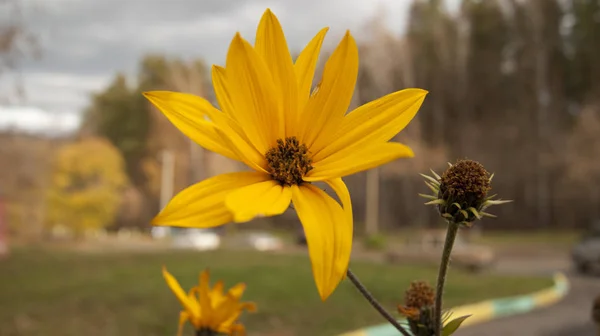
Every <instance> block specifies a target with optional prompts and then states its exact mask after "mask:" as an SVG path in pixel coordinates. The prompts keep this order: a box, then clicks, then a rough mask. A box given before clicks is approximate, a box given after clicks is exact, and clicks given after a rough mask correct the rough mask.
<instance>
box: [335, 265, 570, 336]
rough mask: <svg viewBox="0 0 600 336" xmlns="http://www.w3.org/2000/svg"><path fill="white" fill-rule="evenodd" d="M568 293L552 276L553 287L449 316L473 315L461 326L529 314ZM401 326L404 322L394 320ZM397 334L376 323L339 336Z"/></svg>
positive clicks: (565, 285)
mask: <svg viewBox="0 0 600 336" xmlns="http://www.w3.org/2000/svg"><path fill="white" fill-rule="evenodd" d="M568 291H569V280H568V279H567V277H566V276H565V275H564V274H562V273H557V274H555V275H554V285H553V286H552V287H550V288H546V289H543V290H540V291H537V292H534V293H531V294H528V295H522V296H513V297H508V298H502V299H494V300H488V301H482V302H479V303H474V304H468V305H464V306H459V307H455V308H452V309H451V311H452V316H463V315H469V314H473V315H472V316H471V317H469V318H468V319H467V320H465V322H464V323H463V324H462V326H465V327H466V326H469V325H474V324H478V323H482V322H485V321H489V320H492V319H494V318H499V317H505V316H511V315H516V314H522V313H527V312H530V311H532V310H534V309H536V308H540V307H546V306H549V305H552V304H554V303H556V302H558V301H559V300H560V299H562V298H563V297H564V296H565V295H566V294H567V293H568ZM398 322H400V323H404V322H405V320H404V319H401V320H398ZM396 335H398V331H397V330H396V329H394V327H393V326H392V325H390V324H380V325H376V326H372V327H368V328H364V329H360V330H355V331H351V332H348V333H344V334H341V335H339V336H396Z"/></svg>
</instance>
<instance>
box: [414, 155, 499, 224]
mask: <svg viewBox="0 0 600 336" xmlns="http://www.w3.org/2000/svg"><path fill="white" fill-rule="evenodd" d="M448 165H449V166H450V167H449V168H448V169H447V170H446V171H445V172H444V173H443V174H442V176H439V175H438V174H436V173H435V172H434V171H433V170H432V171H431V172H432V173H433V177H431V176H427V175H423V174H421V176H423V177H425V178H426V179H427V181H425V183H426V184H427V186H428V187H429V188H430V189H431V190H432V191H433V192H434V195H423V194H420V195H421V196H423V197H425V198H428V199H431V201H430V202H427V203H425V204H429V205H436V206H437V208H438V210H439V213H440V215H441V216H442V217H443V218H444V219H446V220H447V221H448V222H450V223H457V224H462V225H466V226H471V223H473V222H474V221H475V220H477V219H481V218H482V216H487V217H495V216H493V215H491V214H489V213H486V212H483V210H485V209H486V208H488V207H489V206H492V205H498V204H503V203H507V202H510V201H505V200H494V199H493V198H494V197H495V196H496V195H492V196H488V193H489V191H490V190H491V189H492V187H491V182H492V178H493V177H494V174H491V175H490V174H489V173H488V172H487V170H485V168H484V167H483V165H481V164H480V163H479V162H476V161H473V160H458V161H457V162H456V164H454V165H452V164H450V163H448Z"/></svg>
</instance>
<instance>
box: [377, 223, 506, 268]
mask: <svg viewBox="0 0 600 336" xmlns="http://www.w3.org/2000/svg"><path fill="white" fill-rule="evenodd" d="M444 240H445V231H444V232H428V233H426V234H423V235H417V236H416V237H414V238H413V237H411V239H410V240H408V241H407V242H406V244H404V245H403V246H401V247H399V248H394V249H393V250H391V251H388V252H387V253H386V260H387V261H388V262H391V263H420V264H434V265H437V264H439V262H440V257H441V255H442V250H443V247H444ZM494 261H495V254H494V251H493V250H492V249H491V248H490V247H487V246H483V245H475V244H471V243H468V242H466V241H465V240H464V239H463V238H462V236H461V235H460V234H459V235H458V236H457V237H456V240H455V242H454V247H453V249H452V257H451V261H450V263H451V265H453V266H455V267H458V268H462V269H466V270H469V271H473V272H477V271H481V270H484V269H486V268H489V267H490V266H492V265H493V263H494Z"/></svg>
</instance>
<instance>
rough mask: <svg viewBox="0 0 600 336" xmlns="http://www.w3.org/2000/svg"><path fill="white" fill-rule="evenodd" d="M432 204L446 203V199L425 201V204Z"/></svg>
mask: <svg viewBox="0 0 600 336" xmlns="http://www.w3.org/2000/svg"><path fill="white" fill-rule="evenodd" d="M433 204H442V205H444V204H446V201H444V200H443V199H435V200H433V201H429V202H427V203H425V205H433Z"/></svg>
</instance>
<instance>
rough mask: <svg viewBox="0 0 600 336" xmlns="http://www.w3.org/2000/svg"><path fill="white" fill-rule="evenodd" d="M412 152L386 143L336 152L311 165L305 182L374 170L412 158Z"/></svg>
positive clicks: (392, 143) (406, 148)
mask: <svg viewBox="0 0 600 336" xmlns="http://www.w3.org/2000/svg"><path fill="white" fill-rule="evenodd" d="M413 156H414V154H413V151H412V150H411V149H410V148H409V147H408V146H406V145H403V144H400V143H395V142H388V143H383V144H375V145H371V146H365V147H362V148H358V149H357V150H355V151H353V152H350V153H346V152H338V153H335V154H333V155H330V156H329V157H327V158H326V159H324V160H323V161H319V162H316V163H314V164H313V167H314V169H313V170H311V171H310V172H309V173H308V175H307V176H305V177H304V180H305V181H309V182H313V181H323V180H327V179H331V178H336V177H343V176H347V175H352V174H355V173H358V172H361V171H363V170H367V169H371V168H375V167H377V166H380V165H383V164H386V163H388V162H390V161H394V160H396V159H399V158H402V157H413Z"/></svg>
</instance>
